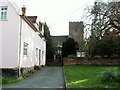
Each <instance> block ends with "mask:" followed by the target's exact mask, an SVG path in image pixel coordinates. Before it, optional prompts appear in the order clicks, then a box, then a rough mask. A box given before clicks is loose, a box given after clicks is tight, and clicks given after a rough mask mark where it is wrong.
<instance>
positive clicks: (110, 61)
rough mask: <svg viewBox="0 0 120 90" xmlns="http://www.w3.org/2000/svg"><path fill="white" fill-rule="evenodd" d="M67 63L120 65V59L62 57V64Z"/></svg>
mask: <svg viewBox="0 0 120 90" xmlns="http://www.w3.org/2000/svg"><path fill="white" fill-rule="evenodd" d="M69 64H88V65H89V64H91V65H120V59H85V58H82V59H74V60H70V59H67V58H66V59H64V65H69Z"/></svg>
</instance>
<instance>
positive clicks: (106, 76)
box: [100, 71, 116, 82]
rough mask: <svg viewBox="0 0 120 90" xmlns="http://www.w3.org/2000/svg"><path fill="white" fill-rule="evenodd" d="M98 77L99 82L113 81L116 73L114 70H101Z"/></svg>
mask: <svg viewBox="0 0 120 90" xmlns="http://www.w3.org/2000/svg"><path fill="white" fill-rule="evenodd" d="M100 78H101V82H113V81H116V74H115V72H114V71H103V72H102V73H101V76H100Z"/></svg>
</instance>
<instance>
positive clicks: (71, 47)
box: [62, 38, 77, 57]
mask: <svg viewBox="0 0 120 90" xmlns="http://www.w3.org/2000/svg"><path fill="white" fill-rule="evenodd" d="M76 50H77V42H75V40H74V39H73V38H68V39H66V40H65V42H63V45H62V57H67V56H68V55H70V54H76Z"/></svg>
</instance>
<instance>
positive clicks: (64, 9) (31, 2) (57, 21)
mask: <svg viewBox="0 0 120 90" xmlns="http://www.w3.org/2000/svg"><path fill="white" fill-rule="evenodd" d="M13 1H15V3H16V4H17V5H18V6H19V7H21V6H23V5H25V6H26V8H27V11H26V12H27V13H26V15H29V16H33V15H35V16H38V20H39V21H42V22H47V24H48V26H49V29H50V32H51V35H68V34H69V21H83V20H84V19H83V13H84V8H85V7H87V6H88V5H92V4H93V3H94V0H13Z"/></svg>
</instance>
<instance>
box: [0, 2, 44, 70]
mask: <svg viewBox="0 0 120 90" xmlns="http://www.w3.org/2000/svg"><path fill="white" fill-rule="evenodd" d="M6 1H7V0H6ZM3 5H4V6H8V19H7V20H6V21H0V34H1V33H2V35H0V36H2V38H0V50H1V49H2V51H0V60H1V58H2V60H1V61H2V65H0V68H16V67H18V66H19V41H20V38H19V37H20V36H19V35H20V34H19V33H20V26H21V20H22V29H21V30H22V34H21V38H22V39H21V53H20V67H31V66H34V65H39V57H36V48H38V49H40V50H41V52H42V51H44V56H43V58H42V53H41V59H40V62H41V63H40V64H41V65H45V60H46V56H45V55H46V42H45V41H44V39H43V38H41V37H40V36H38V33H36V32H35V31H33V30H32V28H31V27H30V26H29V25H28V24H27V23H26V22H25V21H24V20H23V19H21V17H20V16H19V15H18V13H17V12H16V10H15V8H14V7H13V6H12V5H11V4H10V3H8V2H4V3H0V6H3ZM1 24H2V25H1ZM24 42H26V43H28V55H27V56H24V55H23V49H24V47H23V45H24ZM1 53H2V54H1Z"/></svg>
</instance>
